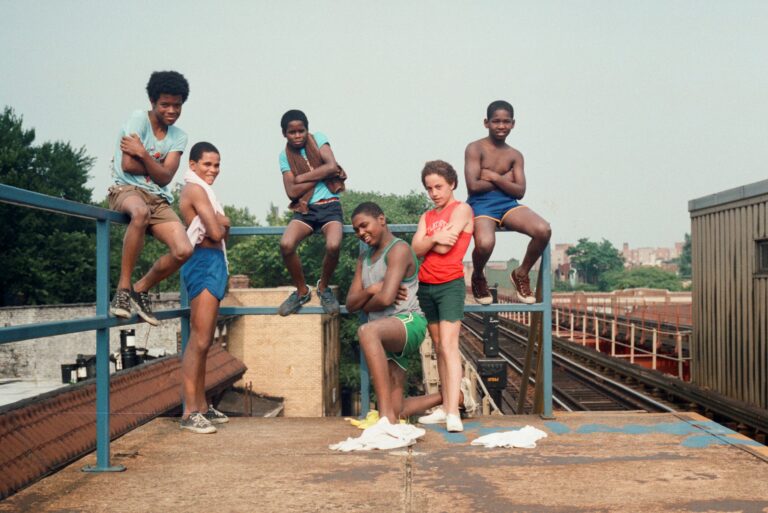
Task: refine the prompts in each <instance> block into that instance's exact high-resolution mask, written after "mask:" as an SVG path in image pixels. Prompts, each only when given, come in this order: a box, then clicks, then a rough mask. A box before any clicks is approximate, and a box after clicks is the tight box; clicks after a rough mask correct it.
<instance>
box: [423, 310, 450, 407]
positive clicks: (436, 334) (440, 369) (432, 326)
mask: <svg viewBox="0 0 768 513" xmlns="http://www.w3.org/2000/svg"><path fill="white" fill-rule="evenodd" d="M427 331H429V338H431V339H432V343H433V344H434V345H435V354H436V355H437V375H438V376H439V377H440V394H441V395H440V397H442V390H443V385H444V383H445V380H446V377H447V372H448V371H447V369H446V367H445V358H443V357H442V356H441V354H440V353H441V350H440V325H439V324H438V323H436V322H430V323H429V324H427ZM441 404H443V403H441ZM443 409H445V405H444V404H443Z"/></svg>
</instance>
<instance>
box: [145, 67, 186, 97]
mask: <svg viewBox="0 0 768 513" xmlns="http://www.w3.org/2000/svg"><path fill="white" fill-rule="evenodd" d="M161 94H170V95H173V96H181V103H184V102H185V101H187V97H188V96H189V82H187V79H186V78H184V75H182V74H181V73H179V72H178V71H155V72H154V73H152V75H151V76H150V77H149V82H147V95H149V101H151V102H152V103H154V102H156V101H157V100H158V98H160V95H161Z"/></svg>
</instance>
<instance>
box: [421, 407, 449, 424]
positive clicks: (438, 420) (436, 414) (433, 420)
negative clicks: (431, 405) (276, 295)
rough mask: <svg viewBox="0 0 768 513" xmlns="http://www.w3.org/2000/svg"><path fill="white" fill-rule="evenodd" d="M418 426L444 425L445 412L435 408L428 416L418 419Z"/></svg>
mask: <svg viewBox="0 0 768 513" xmlns="http://www.w3.org/2000/svg"><path fill="white" fill-rule="evenodd" d="M418 422H419V424H443V423H445V410H443V409H442V408H440V407H437V408H436V409H435V411H433V412H432V413H430V414H429V415H424V416H422V417H419V421H418Z"/></svg>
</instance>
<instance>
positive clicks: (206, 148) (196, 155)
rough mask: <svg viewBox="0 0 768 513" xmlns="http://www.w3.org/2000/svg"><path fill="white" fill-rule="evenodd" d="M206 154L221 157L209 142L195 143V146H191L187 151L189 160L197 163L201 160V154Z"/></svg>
mask: <svg viewBox="0 0 768 513" xmlns="http://www.w3.org/2000/svg"><path fill="white" fill-rule="evenodd" d="M208 152H210V153H216V154H218V155H221V153H219V150H218V149H217V148H216V146H214V145H213V144H211V143H209V142H205V141H200V142H199V143H195V145H194V146H192V149H191V150H189V160H190V161H191V162H198V161H199V160H200V159H201V158H203V153H208Z"/></svg>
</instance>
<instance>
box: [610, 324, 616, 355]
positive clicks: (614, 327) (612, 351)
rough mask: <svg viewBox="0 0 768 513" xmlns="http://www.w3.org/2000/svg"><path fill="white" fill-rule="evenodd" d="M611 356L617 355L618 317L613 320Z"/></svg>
mask: <svg viewBox="0 0 768 513" xmlns="http://www.w3.org/2000/svg"><path fill="white" fill-rule="evenodd" d="M611 356H616V319H613V320H612V321H611Z"/></svg>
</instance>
